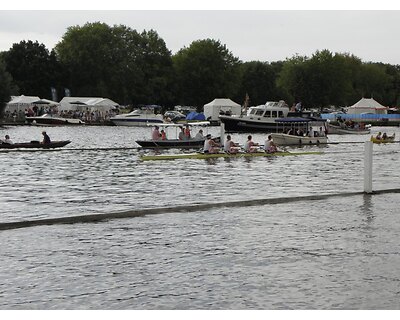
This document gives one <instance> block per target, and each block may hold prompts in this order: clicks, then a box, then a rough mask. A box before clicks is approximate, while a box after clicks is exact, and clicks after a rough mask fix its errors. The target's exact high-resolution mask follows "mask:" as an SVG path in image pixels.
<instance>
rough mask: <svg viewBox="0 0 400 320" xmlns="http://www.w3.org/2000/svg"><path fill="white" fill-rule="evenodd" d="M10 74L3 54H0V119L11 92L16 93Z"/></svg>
mask: <svg viewBox="0 0 400 320" xmlns="http://www.w3.org/2000/svg"><path fill="white" fill-rule="evenodd" d="M16 91H17V90H16V88H15V87H14V85H13V83H12V77H11V75H10V74H9V73H8V72H7V71H6V67H5V63H4V61H3V55H1V56H0V119H1V118H3V115H4V108H5V107H6V104H7V102H9V101H10V97H11V95H12V94H16Z"/></svg>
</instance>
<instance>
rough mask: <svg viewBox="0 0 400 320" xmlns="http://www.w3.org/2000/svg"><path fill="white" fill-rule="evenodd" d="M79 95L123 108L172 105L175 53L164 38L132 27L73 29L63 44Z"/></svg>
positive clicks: (91, 25)
mask: <svg viewBox="0 0 400 320" xmlns="http://www.w3.org/2000/svg"><path fill="white" fill-rule="evenodd" d="M56 51H57V54H58V57H59V59H60V60H61V61H62V62H63V63H64V64H65V66H66V67H67V70H68V72H69V74H70V86H71V89H72V92H73V95H75V96H100V97H108V98H111V99H113V100H115V101H117V102H119V103H121V104H139V103H144V104H146V103H155V104H161V103H167V102H168V101H169V100H170V97H169V96H168V93H167V91H166V89H167V88H168V85H169V82H170V75H171V74H172V72H171V71H172V61H171V53H170V52H169V50H168V49H167V48H166V45H165V42H164V41H163V40H162V39H161V38H159V36H158V34H157V33H156V32H155V31H153V30H150V31H148V32H146V31H143V32H142V33H141V34H139V33H138V32H137V31H136V30H132V29H130V28H128V27H126V26H123V25H119V26H113V27H110V26H108V25H106V24H105V23H99V22H96V23H87V24H85V25H84V26H83V27H79V26H75V27H70V28H69V29H68V31H67V32H66V34H65V35H64V37H63V39H62V41H61V42H60V43H58V44H57V46H56Z"/></svg>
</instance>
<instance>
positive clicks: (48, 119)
mask: <svg viewBox="0 0 400 320" xmlns="http://www.w3.org/2000/svg"><path fill="white" fill-rule="evenodd" d="M25 120H26V122H27V123H28V124H31V125H36V126H59V125H63V126H65V125H83V124H85V122H84V121H82V120H81V119H73V118H62V117H57V116H53V115H51V114H49V113H45V114H43V115H41V116H37V117H26V118H25Z"/></svg>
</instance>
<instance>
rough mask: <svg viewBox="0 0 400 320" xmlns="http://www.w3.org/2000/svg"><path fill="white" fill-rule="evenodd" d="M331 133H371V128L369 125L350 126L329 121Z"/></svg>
mask: <svg viewBox="0 0 400 320" xmlns="http://www.w3.org/2000/svg"><path fill="white" fill-rule="evenodd" d="M327 127H328V132H329V134H369V133H371V129H370V128H369V127H366V126H365V127H362V126H360V127H349V126H346V125H334V124H331V123H328V125H327Z"/></svg>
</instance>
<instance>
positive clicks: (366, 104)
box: [349, 98, 387, 109]
mask: <svg viewBox="0 0 400 320" xmlns="http://www.w3.org/2000/svg"><path fill="white" fill-rule="evenodd" d="M349 108H364V109H365V108H369V109H387V108H386V107H385V106H383V105H381V104H380V103H379V102H377V101H375V100H374V99H373V98H371V99H367V98H362V99H361V100H360V101H358V102H357V103H355V104H353V105H352V106H351V107H349Z"/></svg>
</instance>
